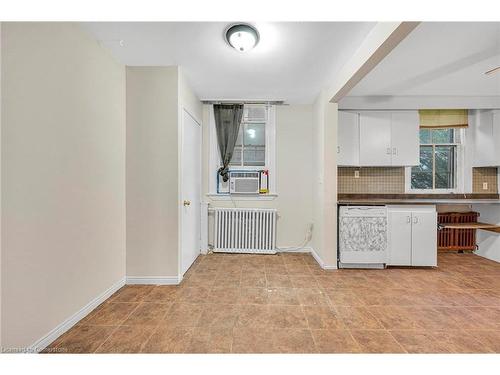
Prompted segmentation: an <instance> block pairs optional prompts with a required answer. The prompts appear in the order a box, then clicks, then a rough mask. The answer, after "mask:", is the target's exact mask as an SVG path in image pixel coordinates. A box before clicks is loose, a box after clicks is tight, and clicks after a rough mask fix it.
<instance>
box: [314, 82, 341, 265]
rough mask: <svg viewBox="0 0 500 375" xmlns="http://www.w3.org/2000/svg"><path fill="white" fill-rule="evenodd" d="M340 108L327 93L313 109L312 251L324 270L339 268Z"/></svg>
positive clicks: (319, 97) (323, 93) (321, 94)
mask: <svg viewBox="0 0 500 375" xmlns="http://www.w3.org/2000/svg"><path fill="white" fill-rule="evenodd" d="M337 108H338V107H337V104H335V103H329V101H328V95H327V94H326V93H325V92H321V93H320V95H319V96H318V98H317V99H316V101H315V103H314V106H313V147H312V149H311V150H312V152H313V154H314V164H313V168H312V170H311V174H312V181H313V202H312V206H313V222H314V228H315V229H314V236H313V248H314V250H315V252H316V254H317V256H318V257H319V259H317V260H318V261H319V262H320V264H321V265H322V266H323V267H325V268H337V152H336V150H337V117H338V112H337Z"/></svg>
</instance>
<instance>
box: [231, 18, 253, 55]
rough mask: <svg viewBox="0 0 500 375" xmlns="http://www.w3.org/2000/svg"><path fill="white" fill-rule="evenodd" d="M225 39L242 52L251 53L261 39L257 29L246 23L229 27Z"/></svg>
mask: <svg viewBox="0 0 500 375" xmlns="http://www.w3.org/2000/svg"><path fill="white" fill-rule="evenodd" d="M225 37H226V42H227V43H228V44H229V45H230V46H231V47H233V48H234V49H235V50H237V51H240V52H247V51H250V50H251V49H252V48H254V47H255V46H256V45H257V43H259V39H260V36H259V32H258V31H257V29H256V28H255V27H253V26H251V25H249V24H246V23H238V24H235V25H231V26H229V28H228V29H227V30H226V35H225Z"/></svg>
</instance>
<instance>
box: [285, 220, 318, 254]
mask: <svg viewBox="0 0 500 375" xmlns="http://www.w3.org/2000/svg"><path fill="white" fill-rule="evenodd" d="M312 232H313V224H312V223H310V224H309V226H308V229H307V233H306V236H305V237H304V241H302V243H301V244H300V245H299V246H284V247H276V250H278V252H279V253H285V252H291V251H299V250H303V249H304V247H305V246H306V245H307V243H308V242H309V241H311V239H312Z"/></svg>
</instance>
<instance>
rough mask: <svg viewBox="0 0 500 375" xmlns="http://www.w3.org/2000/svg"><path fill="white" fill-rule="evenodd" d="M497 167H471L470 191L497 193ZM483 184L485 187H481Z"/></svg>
mask: <svg viewBox="0 0 500 375" xmlns="http://www.w3.org/2000/svg"><path fill="white" fill-rule="evenodd" d="M497 176H498V169H497V168H496V167H484V168H483V167H481V168H472V192H473V193H478V194H481V193H497V192H498V180H497ZM483 184H487V188H486V189H483Z"/></svg>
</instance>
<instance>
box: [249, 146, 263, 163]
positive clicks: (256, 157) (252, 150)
mask: <svg viewBox="0 0 500 375" xmlns="http://www.w3.org/2000/svg"><path fill="white" fill-rule="evenodd" d="M243 159H244V160H245V165H247V166H264V165H266V148H265V146H245V150H244V151H243Z"/></svg>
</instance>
